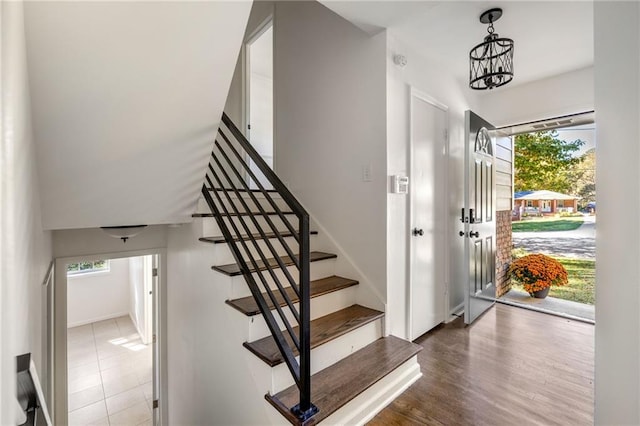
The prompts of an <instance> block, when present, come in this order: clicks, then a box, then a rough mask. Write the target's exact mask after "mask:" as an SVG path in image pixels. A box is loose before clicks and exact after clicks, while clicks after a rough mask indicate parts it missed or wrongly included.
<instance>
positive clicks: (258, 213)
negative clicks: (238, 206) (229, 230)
mask: <svg viewBox="0 0 640 426" xmlns="http://www.w3.org/2000/svg"><path fill="white" fill-rule="evenodd" d="M280 213H282V214H283V215H292V214H295V213H294V212H292V211H290V210H287V211H281V212H280ZM280 213H278V212H275V211H265V212H264V214H263V213H261V212H239V213H220V216H223V217H238V216H264V215H267V216H277V215H278V214H280ZM191 217H215V215H214V214H213V213H194V214H192V215H191Z"/></svg>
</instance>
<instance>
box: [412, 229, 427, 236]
mask: <svg viewBox="0 0 640 426" xmlns="http://www.w3.org/2000/svg"><path fill="white" fill-rule="evenodd" d="M411 233H412V234H413V236H414V237H417V236H423V235H424V231H423V230H422V229H418V228H413V231H411Z"/></svg>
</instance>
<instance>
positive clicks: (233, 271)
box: [211, 251, 338, 276]
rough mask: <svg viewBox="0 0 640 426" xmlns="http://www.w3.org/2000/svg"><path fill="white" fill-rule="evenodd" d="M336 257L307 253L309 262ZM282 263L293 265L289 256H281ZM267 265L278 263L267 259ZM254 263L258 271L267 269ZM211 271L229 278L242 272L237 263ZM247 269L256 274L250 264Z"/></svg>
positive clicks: (327, 254)
mask: <svg viewBox="0 0 640 426" xmlns="http://www.w3.org/2000/svg"><path fill="white" fill-rule="evenodd" d="M336 257H338V256H337V255H335V254H333V253H324V252H321V251H312V252H310V253H309V260H310V261H311V262H317V261H319V260H326V259H335V258H336ZM281 259H282V263H284V264H285V266H291V265H293V264H294V262H293V259H291V258H290V257H289V256H282V257H281ZM267 262H268V264H269V265H270V266H271V267H273V268H278V267H279V265H278V262H277V261H276V260H275V259H274V258H269V259H267ZM256 263H257V264H258V270H260V271H264V270H266V269H267V267H266V266H265V265H264V263H263V262H262V260H257V261H256ZM211 269H213V270H214V271H218V272H221V273H223V274H226V275H229V276H236V275H242V272H241V271H240V266H238V264H237V263H230V264H228V265H219V266H212V267H211ZM249 269H250V271H251V272H256V269H255V268H253V267H252V266H251V264H249Z"/></svg>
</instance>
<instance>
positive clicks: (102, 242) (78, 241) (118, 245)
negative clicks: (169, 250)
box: [53, 225, 167, 258]
mask: <svg viewBox="0 0 640 426" xmlns="http://www.w3.org/2000/svg"><path fill="white" fill-rule="evenodd" d="M166 246H167V227H166V226H165V225H155V226H148V227H146V228H145V229H143V230H142V231H140V233H139V234H138V235H136V236H135V237H131V238H129V239H128V240H127V242H126V243H123V242H122V240H121V239H119V238H114V237H111V236H109V235H107V234H106V233H105V232H104V231H103V230H102V229H100V228H87V229H67V230H62V231H53V255H54V256H55V257H56V258H58V257H72V256H83V255H89V254H102V253H117V252H124V251H135V250H147V249H153V248H163V247H166Z"/></svg>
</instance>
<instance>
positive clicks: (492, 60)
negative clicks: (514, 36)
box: [469, 8, 513, 90]
mask: <svg viewBox="0 0 640 426" xmlns="http://www.w3.org/2000/svg"><path fill="white" fill-rule="evenodd" d="M501 16H502V9H500V8H496V9H489V10H487V11H486V12H484V13H483V14H482V15H480V22H482V23H483V24H489V27H488V28H487V32H488V33H489V34H488V35H487V36H486V37H485V38H484V41H483V42H482V43H480V44H478V45H477V46H475V47H474V48H473V49H471V51H470V52H469V63H470V71H469V87H471V88H472V89H475V90H486V89H493V88H494V87H500V86H504V85H505V84H507V83H508V82H510V81H511V80H513V40H511V39H510V38H502V37H499V36H498V34H496V33H495V32H494V29H493V23H494V22H495V21H497V20H498V19H500V17H501Z"/></svg>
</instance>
